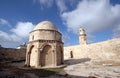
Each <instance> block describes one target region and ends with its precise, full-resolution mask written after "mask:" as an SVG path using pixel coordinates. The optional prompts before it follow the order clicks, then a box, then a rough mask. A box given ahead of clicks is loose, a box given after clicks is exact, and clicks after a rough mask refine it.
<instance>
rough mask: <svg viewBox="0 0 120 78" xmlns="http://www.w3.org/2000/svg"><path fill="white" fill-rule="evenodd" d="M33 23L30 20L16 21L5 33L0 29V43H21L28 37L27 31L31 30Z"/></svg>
mask: <svg viewBox="0 0 120 78" xmlns="http://www.w3.org/2000/svg"><path fill="white" fill-rule="evenodd" d="M33 27H34V25H33V24H32V23H31V22H18V23H17V24H16V26H15V28H12V29H10V31H9V32H11V33H7V32H4V31H0V42H2V43H4V42H5V43H15V44H16V43H19V44H20V43H23V42H24V39H25V38H26V37H28V35H29V32H30V31H32V30H33Z"/></svg>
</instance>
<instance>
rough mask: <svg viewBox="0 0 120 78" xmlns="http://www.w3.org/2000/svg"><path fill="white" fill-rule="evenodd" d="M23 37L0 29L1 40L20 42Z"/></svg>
mask: <svg viewBox="0 0 120 78" xmlns="http://www.w3.org/2000/svg"><path fill="white" fill-rule="evenodd" d="M21 40H22V39H21V38H20V37H18V36H16V35H15V34H8V33H6V32H3V31H0V42H6V43H20V42H22V41H21Z"/></svg>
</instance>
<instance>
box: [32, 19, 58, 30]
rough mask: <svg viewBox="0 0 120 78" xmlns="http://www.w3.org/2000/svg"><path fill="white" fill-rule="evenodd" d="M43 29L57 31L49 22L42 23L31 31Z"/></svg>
mask: <svg viewBox="0 0 120 78" xmlns="http://www.w3.org/2000/svg"><path fill="white" fill-rule="evenodd" d="M38 29H45V30H56V31H58V30H57V28H56V26H55V25H54V24H53V23H52V22H50V21H42V22H40V23H38V24H37V25H36V27H35V28H34V29H33V30H38Z"/></svg>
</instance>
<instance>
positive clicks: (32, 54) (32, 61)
mask: <svg viewBox="0 0 120 78" xmlns="http://www.w3.org/2000/svg"><path fill="white" fill-rule="evenodd" d="M28 55H29V65H30V66H35V65H36V60H37V59H36V57H37V53H36V49H35V46H34V45H32V46H31V47H30V49H29V52H28Z"/></svg>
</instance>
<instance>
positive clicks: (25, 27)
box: [11, 22, 34, 38]
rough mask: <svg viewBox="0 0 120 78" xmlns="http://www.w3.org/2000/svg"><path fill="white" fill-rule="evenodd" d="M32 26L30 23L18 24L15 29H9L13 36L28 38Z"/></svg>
mask: <svg viewBox="0 0 120 78" xmlns="http://www.w3.org/2000/svg"><path fill="white" fill-rule="evenodd" d="M33 27H34V25H33V24H32V23H31V22H18V23H17V25H16V27H15V28H13V29H11V31H12V32H14V34H16V35H17V36H20V37H22V38H25V37H28V35H29V32H30V31H32V30H33Z"/></svg>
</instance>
